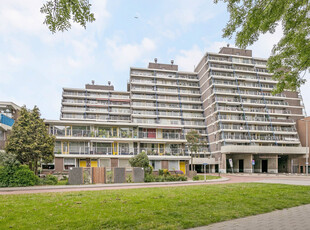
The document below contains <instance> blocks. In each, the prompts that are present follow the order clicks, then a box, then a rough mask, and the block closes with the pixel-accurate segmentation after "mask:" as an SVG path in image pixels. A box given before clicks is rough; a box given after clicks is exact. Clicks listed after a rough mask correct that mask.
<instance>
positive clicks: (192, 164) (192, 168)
mask: <svg viewBox="0 0 310 230" xmlns="http://www.w3.org/2000/svg"><path fill="white" fill-rule="evenodd" d="M191 171H194V170H193V153H192V152H191Z"/></svg>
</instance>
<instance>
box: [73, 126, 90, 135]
mask: <svg viewBox="0 0 310 230" xmlns="http://www.w3.org/2000/svg"><path fill="white" fill-rule="evenodd" d="M89 129H90V128H89V127H88V126H72V136H74V137H88V136H89V134H90V131H89Z"/></svg>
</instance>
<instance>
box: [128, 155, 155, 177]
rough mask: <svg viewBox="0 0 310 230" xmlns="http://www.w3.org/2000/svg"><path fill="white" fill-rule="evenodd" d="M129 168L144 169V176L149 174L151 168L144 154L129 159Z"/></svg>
mask: <svg viewBox="0 0 310 230" xmlns="http://www.w3.org/2000/svg"><path fill="white" fill-rule="evenodd" d="M129 163H130V165H131V167H141V168H144V173H145V176H146V174H151V173H152V171H153V167H152V166H151V165H150V161H149V158H148V156H147V155H146V153H145V152H142V153H139V154H138V155H137V156H134V157H132V158H130V159H129Z"/></svg>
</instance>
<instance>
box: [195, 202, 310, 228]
mask: <svg viewBox="0 0 310 230" xmlns="http://www.w3.org/2000/svg"><path fill="white" fill-rule="evenodd" d="M309 213H310V204H307V205H302V206H298V207H294V208H289V209H284V210H278V211H274V212H270V213H265V214H260V215H256V216H249V217H245V218H240V219H235V220H230V221H224V222H220V223H216V224H211V225H208V226H203V227H198V228H193V230H226V229H227V230H247V229H249V230H252V229H255V230H269V229H270V230H277V229H279V230H295V229H296V230H299V229H302V230H304V229H310V218H309Z"/></svg>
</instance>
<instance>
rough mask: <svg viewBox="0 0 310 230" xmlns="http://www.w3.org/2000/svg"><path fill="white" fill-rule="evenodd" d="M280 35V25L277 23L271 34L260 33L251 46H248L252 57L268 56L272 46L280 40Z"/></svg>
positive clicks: (281, 33) (281, 34)
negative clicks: (251, 51)
mask: <svg viewBox="0 0 310 230" xmlns="http://www.w3.org/2000/svg"><path fill="white" fill-rule="evenodd" d="M282 36H283V32H282V27H281V25H279V26H278V27H277V28H276V31H275V32H274V33H273V34H271V33H266V34H262V35H260V36H259V39H258V41H256V42H255V43H254V44H253V45H252V46H249V47H248V49H251V50H253V56H254V57H264V58H268V57H269V56H270V55H271V50H272V48H273V46H274V45H276V44H277V43H278V42H279V41H280V39H281V38H282Z"/></svg>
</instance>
